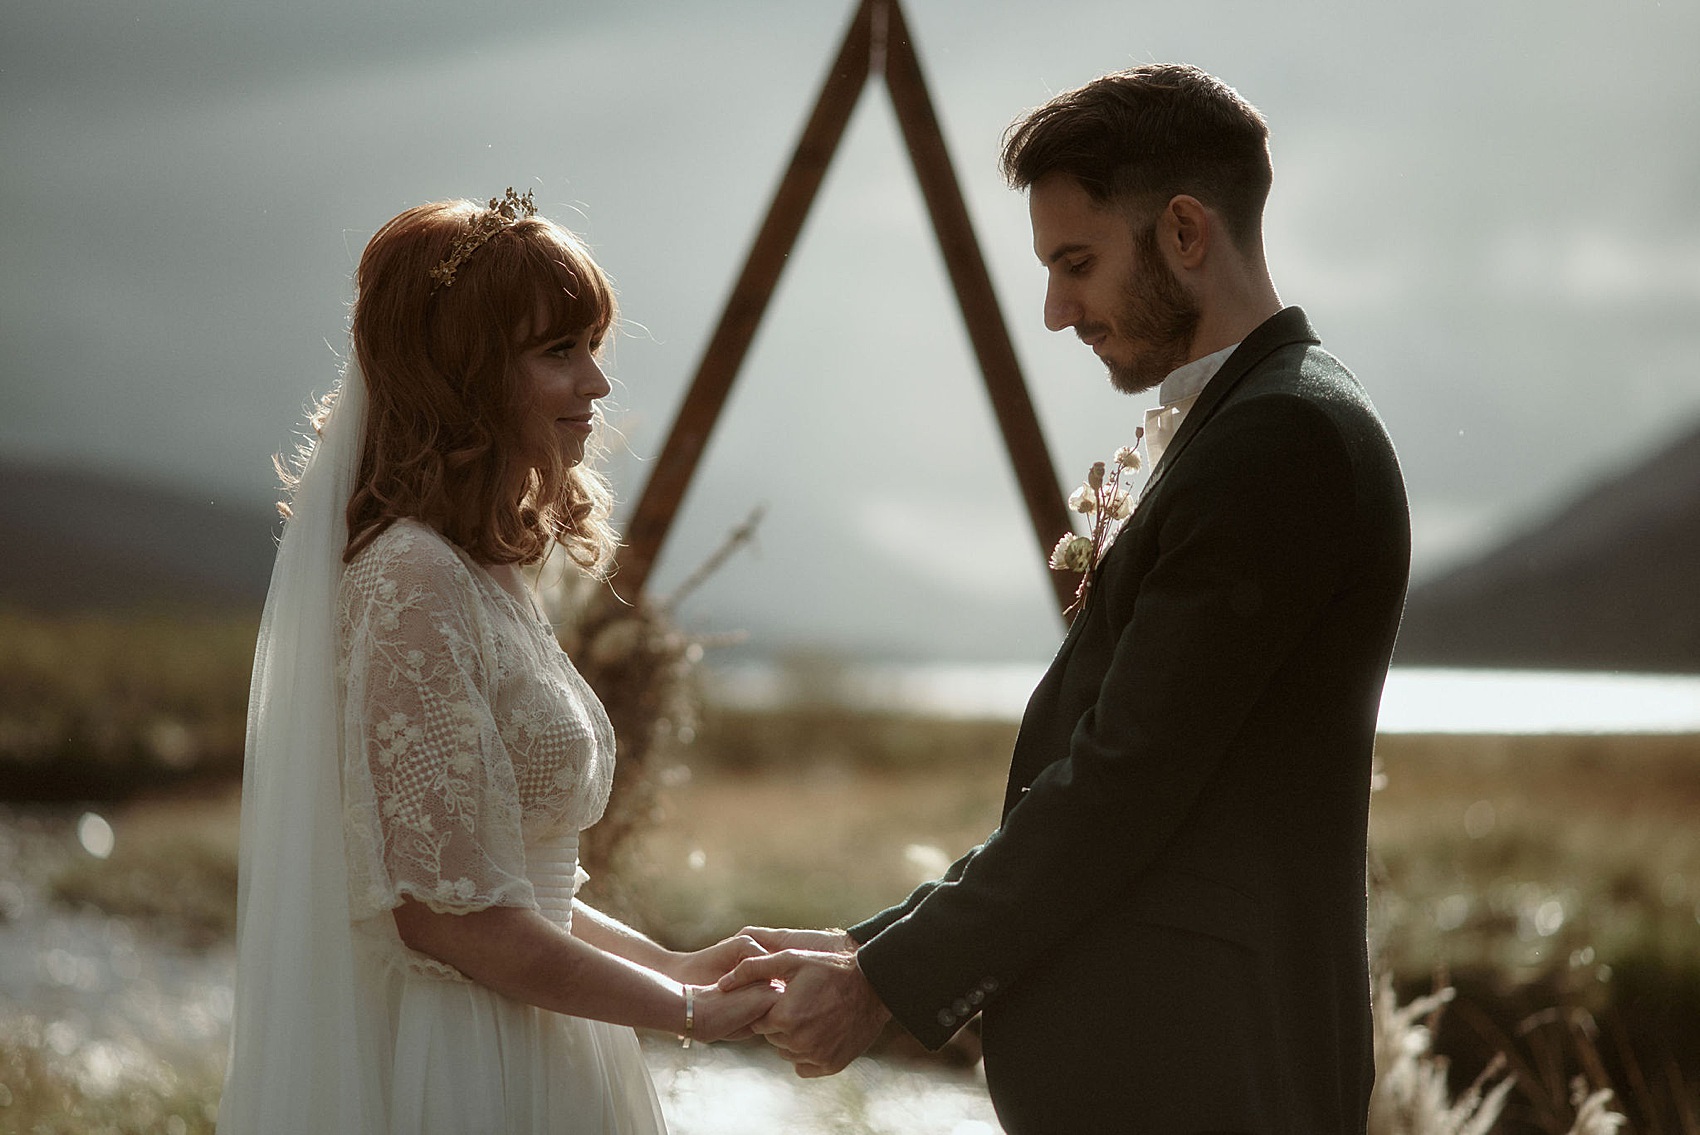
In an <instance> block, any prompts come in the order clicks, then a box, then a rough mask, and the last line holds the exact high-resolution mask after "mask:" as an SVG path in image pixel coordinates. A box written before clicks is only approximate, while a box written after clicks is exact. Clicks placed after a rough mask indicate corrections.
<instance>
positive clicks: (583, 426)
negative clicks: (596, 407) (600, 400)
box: [555, 414, 595, 433]
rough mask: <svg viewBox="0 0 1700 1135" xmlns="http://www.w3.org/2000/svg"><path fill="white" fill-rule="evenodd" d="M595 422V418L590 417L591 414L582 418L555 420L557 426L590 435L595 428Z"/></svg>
mask: <svg viewBox="0 0 1700 1135" xmlns="http://www.w3.org/2000/svg"><path fill="white" fill-rule="evenodd" d="M594 422H595V418H594V417H593V415H590V414H586V415H584V416H583V417H581V418H556V419H555V424H556V425H562V426H566V427H567V428H568V429H570V430H578V431H580V432H582V433H589V432H590V431H591V427H592V426H593V424H594Z"/></svg>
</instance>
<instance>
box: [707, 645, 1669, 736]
mask: <svg viewBox="0 0 1700 1135" xmlns="http://www.w3.org/2000/svg"><path fill="white" fill-rule="evenodd" d="M705 669H706V670H707V673H706V674H705V686H706V692H707V695H708V696H709V697H710V698H711V699H713V700H716V701H718V702H720V703H722V704H726V705H730V706H734V707H738V708H748V709H767V708H776V707H779V706H782V705H785V704H787V703H794V702H796V701H797V700H799V699H801V700H810V699H813V700H820V699H822V698H825V699H827V700H832V701H837V702H841V703H843V704H846V705H849V706H852V707H855V708H862V709H870V710H872V709H888V710H889V709H897V710H904V711H909V712H914V713H925V714H938V715H942V716H946V717H962V718H991V719H993V720H1009V721H1015V720H1019V718H1020V717H1021V712H1022V710H1023V709H1024V708H1025V707H1026V704H1027V697H1028V695H1029V694H1030V693H1031V692H1032V690H1033V687H1034V686H1035V685H1036V684H1037V683H1038V681H1039V678H1040V676H1041V675H1043V674H1044V671H1045V667H1044V665H1043V664H1037V663H1026V662H1017V663H996V664H989V665H925V666H895V665H891V666H846V667H843V668H840V669H836V670H833V671H831V672H830V673H828V672H824V671H823V670H822V669H821V668H819V667H813V668H809V669H807V670H806V671H804V672H802V673H798V672H796V671H793V670H790V669H787V668H786V667H785V666H783V665H781V664H774V663H740V664H736V665H730V666H711V667H707V668H705ZM1381 731H1382V732H1384V733H1459V734H1482V733H1502V734H1586V733H1700V676H1696V675H1668V674H1621V673H1587V672H1572V671H1560V670H1551V671H1540V670H1450V669H1419V668H1409V667H1395V668H1394V669H1393V671H1392V673H1390V674H1389V675H1388V678H1387V689H1386V691H1385V693H1384V694H1383V696H1382V699H1381Z"/></svg>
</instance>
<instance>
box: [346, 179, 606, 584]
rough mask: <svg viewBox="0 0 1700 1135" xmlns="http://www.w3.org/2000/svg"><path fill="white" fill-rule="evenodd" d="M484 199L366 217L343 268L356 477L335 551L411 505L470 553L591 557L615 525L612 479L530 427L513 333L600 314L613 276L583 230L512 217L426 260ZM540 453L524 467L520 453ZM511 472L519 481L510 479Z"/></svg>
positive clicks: (591, 322) (575, 323)
mask: <svg viewBox="0 0 1700 1135" xmlns="http://www.w3.org/2000/svg"><path fill="white" fill-rule="evenodd" d="M484 212H485V208H484V207H483V206H481V205H478V204H477V203H475V202H472V201H436V202H432V203H430V204H428V205H420V206H418V207H416V208H413V209H409V210H407V211H406V212H404V213H402V214H401V215H399V216H397V217H395V218H394V219H392V220H391V221H389V223H387V224H385V225H384V226H383V228H381V229H379V230H378V231H377V233H376V234H375V235H374V236H373V237H372V239H371V241H370V242H369V243H368V244H367V245H366V251H365V252H364V253H363V254H362V255H361V257H360V266H359V268H358V269H356V271H355V276H354V283H355V299H354V319H353V327H352V332H353V341H354V357H355V361H356V362H357V363H358V364H359V366H360V371H361V373H362V374H363V375H364V376H365V379H366V389H367V393H368V400H367V414H366V431H365V438H364V440H363V444H362V449H361V457H360V478H359V484H358V487H357V488H356V489H355V491H354V495H353V496H352V497H351V498H350V499H349V502H348V533H349V540H348V546H347V547H346V548H345V549H344V550H343V560H344V561H345V562H346V561H348V560H352V559H353V558H354V557H355V556H356V555H358V554H359V552H360V550H361V549H362V548H364V547H365V546H366V545H367V544H369V543H370V542H371V541H372V539H373V538H374V537H375V536H377V535H378V534H379V533H380V532H382V531H383V530H384V529H386V528H388V527H389V526H390V525H391V524H392V523H394V522H395V521H396V520H398V519H400V518H402V517H413V518H416V519H418V520H420V521H423V522H424V523H426V524H429V525H430V526H431V527H433V528H435V529H436V530H437V531H439V532H441V533H442V534H443V535H444V536H445V537H447V538H448V539H449V540H451V541H453V542H454V543H455V544H457V545H459V546H460V547H461V548H463V549H465V550H466V551H467V552H469V553H470V554H471V555H472V556H473V557H474V558H475V559H477V560H480V561H482V562H485V563H493V564H499V563H522V564H530V563H536V562H537V561H538V560H540V559H542V558H543V556H544V555H545V554H546V553H547V552H548V550H549V548H550V547H551V546H552V545H554V544H557V543H558V544H560V545H562V546H563V547H564V548H566V550H567V553H568V554H569V555H570V556H571V557H572V558H573V560H574V561H575V562H577V563H578V564H579V565H580V566H581V567H583V568H585V569H586V570H589V571H593V572H599V571H601V570H602V569H604V568H605V567H606V566H607V564H608V562H609V560H610V559H611V557H612V555H613V551H614V548H615V546H616V545H617V543H618V538H617V537H616V536H615V534H614V530H613V528H612V526H611V525H610V524H609V522H608V515H609V512H610V510H611V508H612V494H611V493H610V492H609V489H608V484H607V482H606V481H605V480H604V479H603V477H602V476H601V474H600V473H598V472H596V471H595V470H594V469H593V468H591V467H590V465H589V461H590V458H591V457H592V456H593V455H594V454H595V453H597V452H599V449H597V448H595V447H593V448H592V449H590V450H587V452H586V461H585V463H584V464H580V465H577V466H568V465H566V464H565V463H564V462H563V461H562V460H561V458H560V455H559V453H558V452H557V450H556V448H555V446H553V445H550V444H547V443H542V444H540V443H539V440H538V439H537V438H535V437H533V436H532V433H533V432H534V431H536V430H538V429H541V428H542V427H541V426H540V425H538V424H537V423H535V422H533V421H532V420H531V417H530V415H528V414H527V413H526V406H527V395H526V391H525V390H524V389H523V386H522V381H521V374H520V370H519V367H518V360H519V357H520V356H521V355H522V354H523V353H524V352H525V351H526V350H528V349H530V348H532V347H535V346H537V345H538V344H541V343H544V342H550V341H553V340H557V339H561V338H564V337H566V336H568V335H573V334H580V333H586V332H588V333H589V335H590V336H591V338H592V339H593V340H600V339H602V338H603V337H604V336H605V335H606V334H607V332H608V330H609V328H610V327H612V326H613V323H614V319H615V305H614V291H613V288H612V286H611V285H610V283H609V281H608V278H607V276H606V275H604V274H603V271H602V269H601V268H600V267H598V266H597V263H596V261H595V260H594V259H592V258H591V255H590V252H589V250H588V249H587V248H586V247H585V246H584V243H583V242H582V241H580V240H579V238H578V237H576V236H575V235H573V234H572V233H571V232H569V231H568V230H566V229H565V228H562V227H561V226H560V225H557V224H556V223H554V222H553V221H550V220H547V219H546V218H543V217H535V216H534V217H525V218H521V219H520V220H517V221H515V222H513V223H512V224H510V225H507V226H506V227H504V228H503V229H502V230H501V231H500V232H498V233H496V234H495V235H494V236H492V237H491V238H490V239H489V240H487V241H486V242H485V243H483V244H482V245H480V246H478V248H477V249H476V251H474V252H473V253H472V254H471V255H470V257H468V258H467V260H466V261H465V263H463V264H462V265H461V266H460V268H459V270H458V271H457V273H456V274H455V277H454V282H453V284H451V285H449V286H446V287H438V286H436V284H435V282H434V281H433V280H432V279H431V275H430V272H431V269H432V268H434V267H435V266H436V265H438V264H439V263H441V262H442V261H443V260H444V259H446V258H447V257H448V256H449V252H450V248H451V247H452V245H453V244H454V242H455V240H456V239H457V238H458V237H460V236H461V235H462V234H464V233H465V232H467V231H468V230H469V229H470V228H471V227H472V225H473V223H474V221H475V220H476V219H477V218H478V216H479V215H480V214H482V213H484ZM538 453H543V454H547V455H548V456H547V458H546V462H545V464H543V465H541V466H537V467H532V466H531V463H530V461H529V460H528V458H527V455H532V454H538ZM516 486H523V489H521V490H520V491H518V492H516Z"/></svg>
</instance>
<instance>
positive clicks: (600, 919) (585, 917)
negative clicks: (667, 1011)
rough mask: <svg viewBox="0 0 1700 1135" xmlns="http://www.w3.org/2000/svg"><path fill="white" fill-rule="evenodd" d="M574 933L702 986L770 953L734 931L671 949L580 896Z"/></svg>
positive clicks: (576, 906)
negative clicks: (704, 943)
mask: <svg viewBox="0 0 1700 1135" xmlns="http://www.w3.org/2000/svg"><path fill="white" fill-rule="evenodd" d="M573 936H574V937H575V938H579V939H582V940H583V941H585V942H588V943H589V944H591V945H592V946H595V947H596V948H597V949H599V950H606V951H607V952H608V953H610V954H613V955H615V956H616V957H621V958H625V959H626V960H627V961H630V962H636V963H637V964H638V965H640V966H643V967H644V968H645V969H652V970H655V971H656V972H657V973H664V974H666V975H667V976H668V977H671V978H673V979H674V980H675V981H689V982H697V983H699V984H702V985H710V984H713V983H714V982H716V981H718V980H720V977H721V975H723V974H725V973H726V972H727V971H729V970H730V969H732V967H733V966H736V965H737V964H738V963H739V962H741V961H743V960H744V959H745V958H756V957H760V956H761V955H763V954H765V953H767V951H766V950H765V949H763V948H762V946H761V944H760V943H759V942H757V941H756V940H755V939H754V938H751V937H749V936H748V935H746V934H735V935H733V936H732V937H730V938H725V939H722V940H721V941H719V942H716V943H715V944H714V945H712V946H709V947H707V948H706V949H702V950H695V951H681V950H669V949H668V948H667V947H665V946H663V945H661V944H660V943H659V942H656V941H654V940H653V939H651V938H648V937H645V936H644V935H643V934H642V933H641V932H639V931H637V930H634V929H632V928H631V927H630V926H627V925H626V924H625V923H623V922H621V921H620V920H619V919H617V918H614V917H612V916H610V915H606V914H603V913H602V912H601V911H599V910H597V909H596V908H595V907H593V906H590V905H588V904H587V903H584V902H581V901H579V900H578V899H574V900H573Z"/></svg>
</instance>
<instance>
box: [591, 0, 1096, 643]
mask: <svg viewBox="0 0 1700 1135" xmlns="http://www.w3.org/2000/svg"><path fill="white" fill-rule="evenodd" d="M874 75H878V76H880V77H882V78H883V79H884V80H885V84H886V89H887V90H888V91H889V92H890V94H891V102H892V105H893V107H894V108H895V109H896V111H897V120H898V124H899V126H900V127H901V129H902V131H903V140H904V143H905V145H906V146H907V147H908V149H909V159H910V162H911V164H912V165H913V166H914V169H915V176H916V179H917V180H918V181H919V182H920V186H921V194H922V196H923V197H924V198H925V200H926V203H927V212H928V214H929V215H930V217H931V219H932V224H933V232H934V234H935V235H936V236H937V237H938V242H939V248H940V250H941V251H942V252H943V254H944V261H945V265H946V267H947V268H948V269H949V272H950V280H951V284H952V286H953V287H954V288H955V291H956V300H957V304H958V305H959V306H960V307H961V309H962V318H963V322H964V323H965V324H966V325H967V329H968V335H969V339H970V340H971V341H972V343H973V346H974V354H975V357H976V359H977V360H978V362H979V364H980V373H981V375H982V377H983V378H984V379H985V383H986V392H987V394H989V395H990V397H991V400H992V410H993V413H994V414H995V415H996V417H997V422H998V427H999V429H1000V430H1001V431H1002V433H1003V440H1004V446H1005V448H1006V449H1007V450H1008V451H1009V457H1010V462H1011V464H1012V465H1013V466H1014V468H1015V475H1016V480H1017V481H1018V482H1019V483H1020V485H1021V495H1022V499H1023V500H1024V501H1025V503H1026V505H1027V515H1028V518H1029V519H1030V520H1031V521H1032V524H1033V534H1034V537H1035V539H1036V540H1037V541H1038V544H1039V550H1040V555H1041V556H1044V557H1048V556H1049V554H1050V551H1051V547H1052V545H1053V544H1055V542H1056V540H1057V538H1058V537H1059V536H1061V535H1062V534H1063V533H1064V532H1067V531H1069V530H1070V527H1071V526H1070V524H1069V517H1068V511H1067V505H1066V503H1065V502H1064V500H1063V495H1062V490H1061V487H1060V485H1059V484H1058V481H1057V474H1056V469H1055V466H1053V465H1052V463H1051V456H1050V453H1049V451H1048V450H1047V449H1046V448H1045V439H1044V436H1043V435H1042V434H1041V433H1040V432H1039V422H1038V418H1037V417H1036V416H1035V414H1034V412H1033V401H1032V399H1031V398H1030V397H1029V396H1028V393H1027V384H1026V382H1025V381H1024V380H1023V379H1022V376H1021V366H1020V364H1019V363H1018V362H1017V361H1016V358H1015V348H1014V347H1013V346H1012V345H1011V343H1010V339H1009V331H1008V329H1007V328H1006V327H1005V326H1004V321H1003V314H1002V312H1001V311H1000V310H999V309H998V303H997V296H996V295H995V294H994V293H993V291H992V282H991V278H990V276H988V275H987V273H986V264H985V260H984V258H983V257H982V256H981V255H980V245H979V242H978V241H976V240H975V238H974V229H973V226H972V224H971V223H970V221H969V219H968V208H967V206H966V205H965V204H964V203H963V200H962V190H961V187H960V186H959V185H958V184H957V180H956V174H955V172H954V171H953V170H952V168H951V165H950V155H949V154H948V153H947V152H946V150H945V145H944V136H943V134H942V133H941V132H940V130H939V123H938V117H937V116H936V115H935V114H934V112H933V104H932V99H931V97H930V96H929V95H928V93H927V86H926V82H925V80H924V79H923V78H922V76H921V66H920V61H919V60H918V59H917V58H916V55H915V49H914V46H913V45H912V44H911V42H910V39H909V29H908V25H907V24H906V23H905V22H904V19H903V12H902V10H901V8H900V7H899V5H898V0H861V2H860V4H859V5H858V7H857V9H856V15H855V17H854V19H852V21H851V23H850V28H849V31H848V32H847V33H846V34H845V36H844V43H843V45H842V46H841V47H840V48H839V51H838V58H837V59H836V60H834V61H833V64H832V69H831V70H830V71H829V72H827V77H826V83H825V85H824V86H823V87H822V89H821V93H820V98H819V99H818V100H817V101H816V103H815V109H814V113H813V114H811V115H810V116H809V121H808V124H807V125H806V126H805V127H804V128H803V136H802V138H801V139H800V140H799V141H798V143H797V149H796V151H795V152H794V153H793V154H792V156H791V165H790V167H789V168H788V169H787V170H786V171H785V177H784V178H783V180H781V181H780V183H779V189H778V191H777V192H776V193H775V194H774V197H773V203H772V204H771V205H770V206H769V207H768V211H767V218H766V219H765V220H764V221H763V222H762V226H761V230H760V231H759V232H758V233H757V234H756V239H755V243H754V245H753V246H752V247H751V248H750V254H749V257H748V259H746V260H745V262H744V270H743V272H742V274H740V275H739V277H738V282H737V284H736V285H735V286H734V287H733V289H732V294H731V296H730V297H729V298H728V299H727V301H726V307H725V310H724V311H723V312H722V313H721V316H720V323H719V325H718V326H717V327H716V328H715V330H714V335H713V337H712V338H711V339H710V340H709V343H708V347H707V349H706V350H705V351H704V352H703V356H702V362H701V363H700V364H699V365H698V367H697V373H696V377H695V378H694V379H693V380H692V382H691V386H690V390H689V391H688V392H687V393H686V395H685V401H684V404H683V405H682V406H681V407H680V408H679V415H678V417H677V418H676V419H675V420H674V422H673V428H672V430H671V432H670V433H669V434H668V437H667V442H666V444H665V446H663V448H662V450H661V457H660V459H659V460H658V461H657V462H656V463H655V471H654V472H653V473H651V474H650V477H649V481H648V482H647V483H646V484H645V485H644V490H643V495H642V496H641V497H640V498H639V499H638V506H637V511H636V512H635V513H634V514H633V516H632V519H631V521H630V523H629V524H627V525H626V543H625V546H624V547H623V548H622V549H621V551H620V556H619V572H618V574H617V575H616V576H615V577H614V587H615V590H616V591H617V592H618V593H619V594H620V596H621V597H622V598H624V599H626V600H628V601H636V599H637V598H638V596H639V595H640V594H641V592H642V591H643V587H644V584H645V583H646V582H647V581H648V579H649V572H650V569H651V567H653V565H654V563H655V559H656V557H657V555H658V554H659V553H660V551H661V544H662V542H663V541H664V540H665V539H666V538H667V532H668V530H669V529H670V528H671V527H672V524H673V517H674V514H675V513H676V512H677V511H678V508H679V504H680V502H681V501H682V500H683V499H684V495H685V490H686V489H687V488H688V487H689V486H690V482H691V478H692V476H693V475H694V474H695V472H696V467H697V463H698V462H699V461H700V460H701V458H702V453H703V450H704V448H706V446H707V444H708V437H709V434H710V432H711V431H712V430H713V429H714V425H715V423H716V421H717V420H718V419H719V416H720V411H721V409H722V407H723V406H724V405H725V402H726V396H727V394H728V393H729V392H730V391H731V388H732V381H733V380H734V379H735V378H736V377H737V375H738V370H739V368H740V367H741V366H742V365H743V361H744V356H745V354H746V353H747V352H748V351H749V347H750V343H751V341H752V340H753V339H754V338H755V333H756V328H757V327H758V326H759V325H760V323H761V318H762V315H763V314H764V313H765V312H766V310H767V304H768V300H769V299H770V298H771V296H772V295H773V289H774V287H775V286H776V285H777V284H778V282H779V274H780V272H781V271H782V270H783V269H784V267H785V262H786V258H787V256H788V255H789V254H790V252H791V248H792V246H793V245H794V244H795V243H796V241H797V235H798V233H799V232H800V231H801V230H802V227H803V221H804V219H805V218H806V217H807V216H808V212H809V208H810V206H811V205H812V204H813V203H814V199H815V193H816V191H817V190H818V189H819V188H820V183H821V180H822V178H824V177H825V175H826V167H827V165H828V163H829V162H831V160H832V156H833V154H834V153H835V152H836V151H837V149H838V144H839V142H840V140H841V139H842V138H843V135H844V127H845V125H846V123H848V122H849V120H850V113H851V111H853V110H854V109H855V107H856V103H857V101H858V100H859V99H860V97H861V94H862V91H863V89H864V88H865V87H866V85H867V82H868V79H869V78H870V77H872V76H874ZM1050 574H1051V579H1052V582H1053V583H1054V584H1055V589H1056V595H1057V606H1058V609H1059V610H1061V609H1063V608H1065V607H1067V606H1068V604H1069V603H1070V602H1071V601H1072V600H1073V598H1074V589H1075V579H1074V577H1073V576H1072V575H1069V576H1065V575H1063V574H1062V573H1060V572H1053V573H1050Z"/></svg>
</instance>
